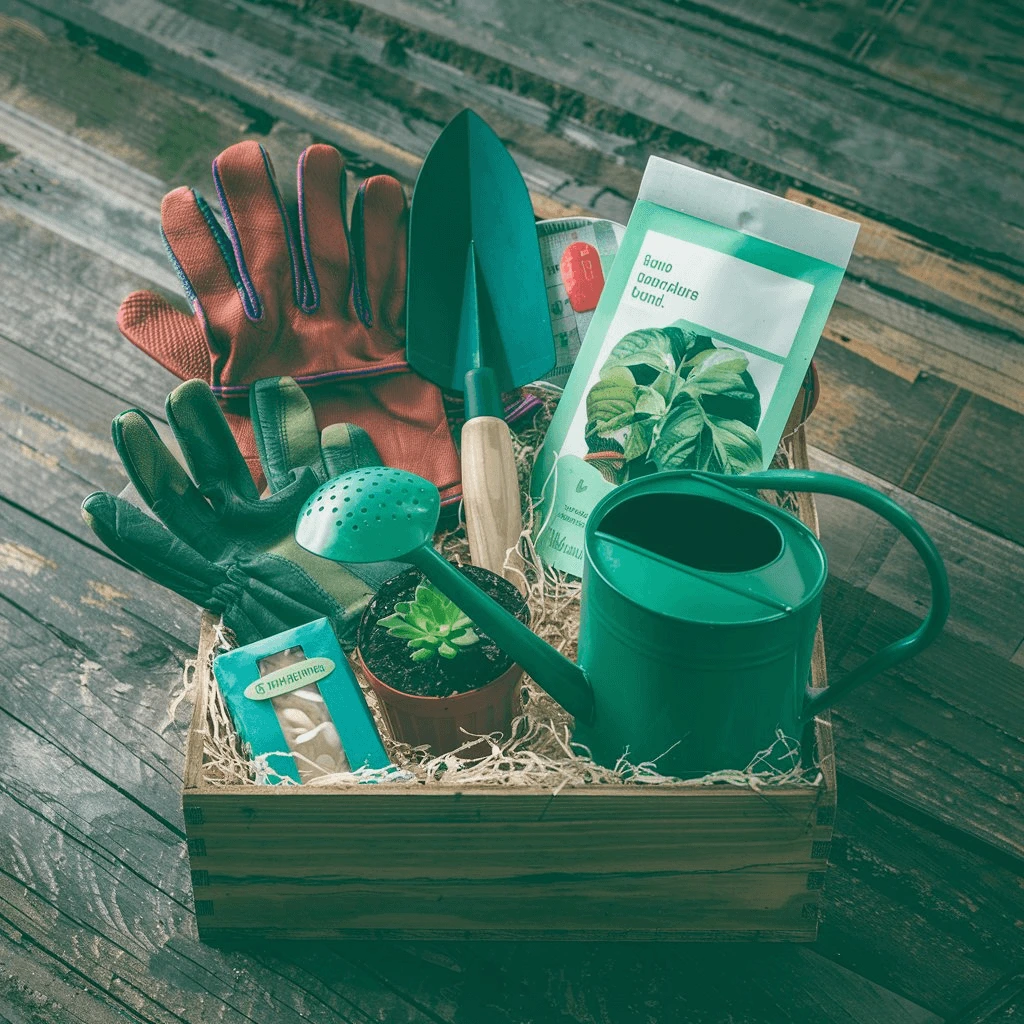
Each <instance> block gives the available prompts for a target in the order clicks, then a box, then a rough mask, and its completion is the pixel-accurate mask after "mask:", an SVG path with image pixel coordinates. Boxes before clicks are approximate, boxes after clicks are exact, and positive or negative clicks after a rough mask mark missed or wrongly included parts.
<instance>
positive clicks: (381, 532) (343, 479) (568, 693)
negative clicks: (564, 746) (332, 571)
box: [295, 467, 593, 716]
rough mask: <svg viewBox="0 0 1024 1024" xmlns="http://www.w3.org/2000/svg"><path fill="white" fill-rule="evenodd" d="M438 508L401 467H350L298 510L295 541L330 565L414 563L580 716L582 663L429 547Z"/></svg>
mask: <svg viewBox="0 0 1024 1024" xmlns="http://www.w3.org/2000/svg"><path fill="white" fill-rule="evenodd" d="M440 511H441V495H440V494H439V493H438V490H437V488H436V487H435V486H434V485H433V484H432V483H430V481H429V480H424V479H423V478H422V477H419V476H416V475H415V474H414V473H407V472H405V471H404V470H401V469H386V468H383V467H374V468H371V469H354V470H351V471H350V472H348V473H343V474H342V475H341V476H336V477H334V479H333V480H329V481H328V482H327V483H325V484H324V485H323V486H322V487H321V488H320V489H319V490H318V491H315V492H314V493H313V495H312V496H311V497H310V498H309V500H308V501H307V502H306V504H305V505H304V506H303V507H302V511H301V512H300V513H299V519H298V522H297V524H296V526H295V539H296V541H298V543H299V544H300V545H302V547H304V548H305V549H306V550H307V551H312V552H313V553H314V554H316V555H322V556H323V557H324V558H330V559H331V560H332V561H335V562H356V563H359V562H383V561H388V560H390V559H396V560H399V561H403V562H410V563H411V564H412V565H414V566H416V568H417V569H419V570H420V572H422V573H423V575H424V576H426V577H427V578H428V579H429V580H431V582H432V583H434V584H435V585H436V586H437V588H438V589H439V590H440V591H441V592H442V593H444V594H446V595H447V596H448V597H450V598H451V599H452V600H453V601H454V602H455V603H456V604H457V605H458V606H459V608H461V609H462V610H463V611H464V612H465V613H466V614H467V615H468V616H469V617H470V618H471V619H473V621H474V622H476V624H477V625H478V626H479V627H480V628H481V629H482V630H483V631H484V632H485V633H487V635H488V636H490V637H491V639H492V640H494V642H495V643H496V644H497V645H498V646H499V647H501V648H502V650H504V651H506V652H507V653H509V654H511V655H512V657H514V658H515V659H516V661H518V662H519V664H520V665H522V666H523V668H524V669H526V671H527V672H528V673H529V674H530V675H531V676H532V677H533V678H534V679H535V680H536V681H537V682H538V683H540V684H541V686H543V687H544V688H545V689H546V690H548V692H549V693H550V694H551V696H552V697H554V698H555V700H557V701H558V702H559V703H561V704H563V705H564V706H565V707H567V708H569V709H570V710H571V711H573V713H574V714H577V716H579V715H580V713H581V712H583V713H586V712H587V711H588V710H589V709H590V708H591V707H592V706H593V697H592V695H591V692H590V687H589V686H588V684H587V681H586V677H585V676H584V675H583V671H582V670H581V669H580V668H579V666H577V665H574V664H573V663H572V662H571V661H569V660H568V659H567V658H565V657H563V656H562V655H561V654H559V653H558V652H557V651H556V650H554V648H552V647H549V646H548V645H547V644H546V643H544V641H543V640H541V639H540V637H538V636H537V635H536V634H535V633H532V632H531V631H530V629H529V627H528V626H524V625H523V623H521V622H520V621H519V620H518V619H517V618H516V617H515V616H514V615H513V614H512V613H511V612H508V611H506V610H505V609H504V608H502V607H501V605H500V604H498V603H497V602H496V601H494V600H492V599H491V598H490V597H488V596H487V595H486V594H485V593H484V592H483V591H482V590H481V589H480V588H479V587H477V586H476V585H475V584H473V583H471V582H470V581H469V580H468V579H467V578H466V577H465V576H463V575H462V573H460V572H459V571H458V570H457V569H455V567H454V566H452V565H451V564H450V563H449V562H447V561H445V559H443V558H442V557H441V556H440V555H439V554H438V553H437V552H436V551H435V550H434V548H433V546H432V543H431V542H432V540H433V536H434V530H435V529H437V517H438V515H439V514H440Z"/></svg>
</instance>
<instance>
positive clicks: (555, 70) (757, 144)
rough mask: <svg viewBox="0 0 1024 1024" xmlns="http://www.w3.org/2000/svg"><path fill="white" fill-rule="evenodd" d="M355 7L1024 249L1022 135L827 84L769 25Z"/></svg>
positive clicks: (737, 153)
mask: <svg viewBox="0 0 1024 1024" xmlns="http://www.w3.org/2000/svg"><path fill="white" fill-rule="evenodd" d="M352 6H355V7H366V8H369V9H371V10H373V11H376V12H381V13H383V14H385V15H387V16H389V17H391V18H394V19H396V20H397V21H399V22H402V23H405V24H407V25H409V26H411V27H413V28H414V29H416V30H421V31H425V32H429V33H432V34H433V35H435V36H440V37H443V38H448V39H451V40H454V41H455V42H456V43H458V44H460V45H462V46H465V47H468V48H471V49H473V50H476V51H479V52H481V53H484V54H486V55H488V56H489V57H492V58H495V59H498V60H501V61H503V62H505V63H506V64H511V65H513V66H514V67H516V68H518V69H521V70H522V71H524V72H526V73H528V74H531V75H536V76H538V77H540V78H543V79H545V80H548V81H551V82H554V83H557V84H558V85H560V86H562V87H564V88H567V89H569V90H573V91H574V92H575V93H577V94H582V96H583V97H596V98H598V100H599V102H600V101H604V102H609V103H612V104H614V105H615V106H617V107H619V108H622V109H624V110H625V111H627V112H629V113H630V114H632V115H634V116H638V117H641V118H644V119H645V120H647V121H649V122H654V123H655V124H657V125H659V126H664V127H665V128H667V129H671V130H674V131H676V132H678V133H679V134H680V135H685V136H687V137H688V138H689V139H690V140H692V141H691V146H692V148H691V153H694V155H696V153H697V152H699V150H698V148H697V145H696V143H697V140H698V139H699V141H700V144H701V145H702V146H703V147H704V148H703V153H702V155H704V156H706V154H707V147H708V146H713V147H717V148H719V149H720V150H722V151H724V152H727V153H729V154H731V155H733V156H734V157H740V158H742V159H743V160H746V161H749V164H748V165H747V166H748V168H749V170H748V172H747V173H748V174H751V175H754V174H757V175H758V176H759V177H761V178H762V181H758V182H754V183H763V180H764V179H766V178H767V177H768V175H769V174H771V173H774V174H776V175H784V176H786V177H789V178H791V179H793V180H800V181H804V182H807V183H808V184H810V185H813V186H814V187H815V188H816V189H819V190H821V191H823V192H827V193H830V194H835V195H840V196H844V197H846V198H848V199H850V200H852V201H854V202H858V203H860V204H863V205H864V206H867V207H868V208H871V209H874V210H880V211H887V212H889V213H890V214H892V215H897V216H899V218H900V219H901V220H903V221H904V222H908V223H910V224H917V225H927V226H929V227H934V226H936V225H937V224H938V223H941V224H942V232H943V233H944V235H945V236H946V237H947V238H949V239H951V240H953V241H955V242H956V243H957V244H959V245H963V246H971V247H976V248H979V249H984V250H986V251H988V252H1001V253H1004V254H1006V257H1004V258H1003V259H1004V260H1005V265H1007V266H1009V265H1012V264H1013V262H1014V261H1015V257H1014V256H1013V255H1012V254H1013V253H1015V252H1016V250H1017V246H1018V245H1019V241H1020V239H1019V233H1018V231H1017V229H1014V228H1012V227H1010V226H1008V225H1001V224H999V223H998V219H997V217H996V216H995V215H994V213H993V209H992V204H991V199H992V197H994V196H998V197H999V201H1000V202H1003V203H1008V204H1009V205H1008V206H1007V212H1009V211H1010V209H1013V208H1015V207H1016V204H1017V202H1018V201H1019V200H1018V199H1014V198H1011V193H1012V192H1013V191H1014V189H1013V186H1011V185H1010V181H1011V180H1013V178H1014V177H1016V175H1017V174H1019V167H1018V169H1017V170H1013V169H1011V168H1013V165H1014V164H1019V152H1020V151H1019V148H1018V144H1016V143H1015V142H1009V141H1007V140H1004V139H1003V138H1000V137H999V136H998V135H993V134H992V133H990V132H987V131H985V130H984V129H983V128H982V127H980V126H978V125H977V124H976V123H975V122H973V121H972V119H970V118H969V117H965V116H963V115H962V114H961V113H960V112H958V111H955V110H951V109H949V107H948V105H944V104H943V102H942V101H941V100H933V99H931V98H929V97H923V96H921V95H917V94H915V95H907V94H903V95H900V89H899V88H898V87H896V88H894V89H893V90H892V91H890V92H889V94H888V95H887V96H885V97H881V96H879V95H878V93H877V92H876V91H875V90H874V89H872V88H870V84H869V83H868V82H867V81H866V79H867V78H868V77H870V76H867V75H865V73H864V72H862V71H860V70H859V69H857V68H856V67H846V68H839V67H836V66H835V65H830V66H829V68H828V71H829V72H830V74H827V75H826V76H824V77H825V81H826V82H827V85H826V84H825V82H823V72H824V70H825V69H824V67H823V64H822V61H821V60H820V58H817V57H815V56H814V55H809V54H807V53H806V52H792V51H791V50H788V49H787V48H786V47H785V45H779V44H778V43H777V42H775V41H773V40H770V39H767V38H765V37H764V36H760V37H755V38H747V39H727V38H723V37H722V35H720V34H719V35H714V34H710V33H708V32H706V31H702V30H701V25H700V16H699V14H697V15H695V14H694V13H693V12H692V11H691V10H689V9H687V8H681V7H677V8H676V9H675V10H674V11H673V12H672V15H673V16H672V17H671V18H668V17H651V16H644V15H642V14H638V12H636V11H635V10H630V11H625V10H623V9H622V8H621V7H619V6H617V5H615V4H611V3H606V2H599V3H594V4H591V5H589V6H588V13H587V18H586V21H585V22H583V23H581V22H580V21H579V19H578V17H577V14H576V11H575V10H574V9H573V7H572V5H571V4H568V3H542V2H540V0H536V2H533V0H530V2H526V3H523V2H521V0H515V2H511V0H506V2H503V0H490V2H488V3H481V4H476V5H473V6H472V7H467V8H464V9H461V8H460V10H459V12H458V16H455V14H454V12H453V10H452V9H451V8H450V7H448V6H446V5H441V4H435V3H432V2H431V0H372V2H369V3H363V4H358V5H352ZM338 7H342V8H343V7H344V5H343V4H341V3H339V4H338ZM524 40H529V43H528V45H524ZM839 110H841V111H842V116H841V117H840V116H838V115H837V111H839ZM695 136H696V138H694V137H695ZM825 140H827V144H825V145H823V142H824V141H825ZM951 160H955V162H956V164H957V168H956V170H953V169H952V167H953V163H952V162H951ZM733 167H734V168H737V167H742V165H737V164H735V163H734V164H733ZM765 172H768V173H767V174H766V173H765ZM1007 174H1008V175H1009V177H1007V176H1006V175H1007ZM961 175H963V177H962V178H961V177H960V176H961ZM997 179H999V180H997ZM1016 192H1017V195H1018V196H1019V195H1020V194H1021V193H1020V190H1019V188H1018V189H1016ZM940 208H941V216H940V215H939V210H940ZM1011 216H1012V215H1011ZM1013 219H1014V220H1015V222H1017V223H1019V218H1013ZM997 258H998V257H997Z"/></svg>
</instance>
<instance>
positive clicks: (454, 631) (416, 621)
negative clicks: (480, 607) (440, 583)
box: [377, 583, 480, 661]
mask: <svg viewBox="0 0 1024 1024" xmlns="http://www.w3.org/2000/svg"><path fill="white" fill-rule="evenodd" d="M377 625H378V626H383V627H384V628H385V629H386V630H387V631H388V633H390V634H391V636H394V637H398V638H399V639H401V640H405V641H407V646H408V647H409V648H410V649H411V650H412V654H411V655H410V657H411V658H412V660H413V661H427V660H429V659H430V658H433V657H434V655H435V654H436V655H439V656H440V657H442V658H455V657H457V656H458V653H459V651H460V650H462V649H463V648H465V647H471V646H472V645H473V644H475V643H477V642H478V641H479V640H480V636H479V634H478V633H477V632H476V631H475V630H474V629H473V621H472V620H471V619H470V617H469V616H468V615H466V614H465V613H464V612H463V611H462V610H461V609H460V608H459V606H458V605H457V604H455V602H454V601H451V600H449V599H448V598H447V597H445V596H444V594H442V593H441V591H439V590H438V589H437V588H436V587H433V586H432V585H431V584H429V583H421V584H420V585H419V586H418V587H417V588H416V594H415V597H414V599H413V600H412V601H398V602H396V604H395V609H394V611H393V612H392V614H391V615H386V616H384V618H381V619H378V620H377Z"/></svg>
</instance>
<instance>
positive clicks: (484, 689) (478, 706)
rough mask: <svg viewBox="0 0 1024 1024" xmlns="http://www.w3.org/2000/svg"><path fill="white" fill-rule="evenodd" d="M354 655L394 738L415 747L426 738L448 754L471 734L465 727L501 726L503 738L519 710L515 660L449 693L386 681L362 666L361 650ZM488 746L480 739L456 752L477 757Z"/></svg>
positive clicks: (436, 750)
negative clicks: (410, 689)
mask: <svg viewBox="0 0 1024 1024" xmlns="http://www.w3.org/2000/svg"><path fill="white" fill-rule="evenodd" d="M356 656H357V658H358V659H359V667H360V668H361V669H362V670H363V673H364V674H365V676H366V679H367V681H368V682H369V684H370V686H372V687H373V692H374V693H375V694H376V695H377V699H378V700H379V701H380V703H381V707H382V708H383V710H384V714H385V716H386V717H387V720H388V723H389V724H390V726H391V732H392V734H393V735H394V737H395V739H398V740H402V741H403V742H404V743H409V744H411V745H412V746H414V747H418V746H419V745H420V744H422V743H426V744H427V745H428V746H429V747H430V751H431V753H433V754H447V753H448V752H449V751H451V750H454V749H455V748H456V747H459V746H461V745H462V744H463V743H465V742H466V740H467V739H468V738H469V737H468V736H466V732H470V733H492V732H500V733H502V734H503V735H504V736H505V737H506V738H507V737H508V735H509V732H510V727H511V725H512V719H513V718H515V717H516V716H517V715H519V714H521V713H522V708H523V705H522V699H521V694H522V688H521V687H520V685H519V681H520V680H521V679H522V676H523V670H522V669H521V668H520V667H519V666H518V665H513V666H512V667H511V668H510V669H508V671H507V672H505V673H504V674H503V675H501V676H499V677H498V678H497V679H495V680H493V682H490V683H488V684H487V685H486V686H481V687H479V688H478V689H476V690H469V691H467V692H466V693H456V694H453V695H452V696H451V697H419V696H417V695H415V694H412V693H403V692H402V691H401V690H396V689H395V688H394V687H393V686H388V684H387V683H385V682H384V681H383V680H382V679H378V678H377V677H376V676H375V675H374V674H373V673H372V672H371V671H370V670H369V669H368V668H367V667H366V663H365V662H364V661H363V656H362V654H361V653H360V652H359V651H356ZM463 729H465V730H466V732H463V731H462V730H463ZM489 749H490V748H489V747H488V745H487V743H486V742H484V741H481V742H480V743H475V744H474V745H473V746H472V747H471V748H469V749H468V750H466V751H464V752H463V754H461V755H460V756H465V757H481V756H483V755H484V754H486V753H487V751H488V750H489Z"/></svg>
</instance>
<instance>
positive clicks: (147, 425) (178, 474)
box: [112, 409, 219, 551]
mask: <svg viewBox="0 0 1024 1024" xmlns="http://www.w3.org/2000/svg"><path fill="white" fill-rule="evenodd" d="M112 433H113V437H114V447H115V448H116V449H117V453H118V455H119V456H120V457H121V462H122V463H123V465H124V468H125V472H126V473H127V474H128V477H129V479H130V480H131V482H132V483H133V484H134V485H135V489H136V490H137V491H138V492H139V494H140V495H141V496H142V500H143V501H144V502H145V503H146V504H147V505H148V506H149V507H150V508H151V509H152V510H153V512H154V514H155V515H157V516H159V518H160V519H161V521H162V522H163V523H164V524H165V525H166V526H167V528H168V529H169V530H170V531H171V532H172V533H173V534H174V535H175V536H176V537H179V538H180V539H181V540H183V541H185V542H186V543H188V544H191V545H193V546H194V547H196V548H197V549H198V550H200V551H202V550H203V549H204V547H206V546H208V545H209V544H210V543H211V541H215V539H216V538H217V537H218V536H219V534H218V531H217V520H216V516H215V515H214V512H213V509H212V508H211V507H210V505H209V503H208V502H207V501H206V500H205V498H203V496H202V495H201V494H200V493H199V491H198V490H197V488H196V486H195V484H193V483H192V481H191V480H190V479H189V476H188V474H187V473H186V472H185V470H184V469H182V468H181V465H180V464H179V462H178V460H177V459H176V458H175V457H174V456H173V455H172V454H171V453H170V452H169V451H168V449H167V446H166V445H165V444H164V443H163V441H162V440H161V439H160V436H159V435H158V434H157V432H156V430H155V429H154V427H153V424H152V423H151V422H150V421H149V418H148V417H147V416H146V414H145V413H143V412H140V411H139V410H138V409H129V410H128V411H127V412H123V413H121V414H120V416H118V417H116V418H115V420H114V422H113V425H112Z"/></svg>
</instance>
